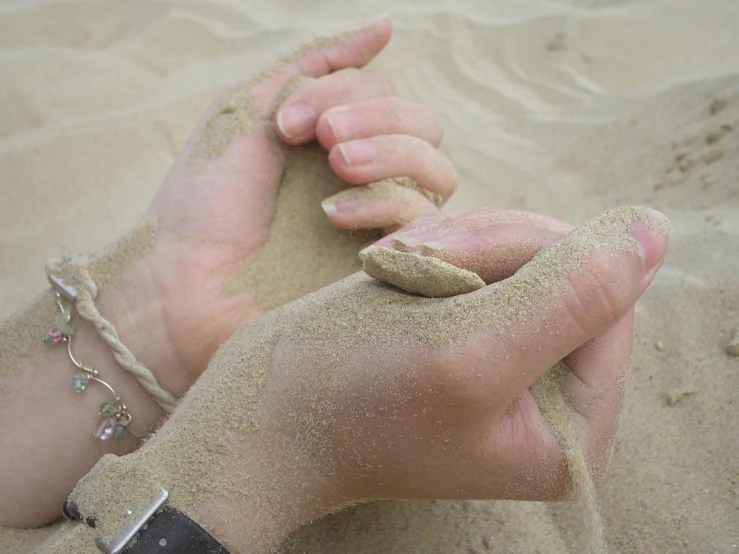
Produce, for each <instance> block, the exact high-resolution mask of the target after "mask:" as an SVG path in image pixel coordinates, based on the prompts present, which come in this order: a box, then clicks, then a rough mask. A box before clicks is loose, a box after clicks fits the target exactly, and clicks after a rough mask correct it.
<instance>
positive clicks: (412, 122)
mask: <svg viewBox="0 0 739 554" xmlns="http://www.w3.org/2000/svg"><path fill="white" fill-rule="evenodd" d="M315 133H316V137H317V138H318V141H319V142H320V143H321V144H322V145H323V147H324V148H325V149H326V150H331V148H333V147H334V146H336V145H337V144H339V143H342V142H349V141H351V140H356V139H363V138H370V137H375V136H379V135H409V136H414V137H417V138H420V139H421V140H425V141H426V142H428V143H429V144H431V145H432V146H434V147H436V148H438V147H439V145H440V144H441V140H442V138H443V136H444V127H443V126H442V124H441V121H440V120H439V118H438V117H437V115H436V114H435V113H434V111H433V110H432V109H431V108H429V107H427V106H424V105H422V104H418V103H416V102H411V101H409V100H405V99H403V98H397V97H387V98H371V99H369V100H364V101H361V102H354V103H352V104H348V103H344V104H342V105H338V104H337V105H336V107H332V108H330V109H328V110H326V111H325V112H324V113H322V114H321V116H320V117H319V118H318V123H317V124H316V128H315Z"/></svg>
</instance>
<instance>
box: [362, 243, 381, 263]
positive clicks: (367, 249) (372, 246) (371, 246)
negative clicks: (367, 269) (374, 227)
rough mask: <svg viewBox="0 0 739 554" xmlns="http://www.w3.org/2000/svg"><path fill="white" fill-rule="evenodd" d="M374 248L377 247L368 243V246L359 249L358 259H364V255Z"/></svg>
mask: <svg viewBox="0 0 739 554" xmlns="http://www.w3.org/2000/svg"><path fill="white" fill-rule="evenodd" d="M375 248H377V247H376V246H375V245H374V244H370V245H369V246H367V247H366V248H362V249H361V250H360V251H359V259H360V260H364V257H365V256H366V255H367V253H368V252H369V251H370V250H374V249H375Z"/></svg>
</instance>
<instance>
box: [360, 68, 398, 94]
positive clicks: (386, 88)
mask: <svg viewBox="0 0 739 554" xmlns="http://www.w3.org/2000/svg"><path fill="white" fill-rule="evenodd" d="M363 73H364V75H365V76H366V78H367V79H368V81H369V82H370V83H372V86H373V87H374V88H375V89H376V90H377V91H378V92H381V93H383V94H386V95H390V94H392V92H393V87H392V86H390V82H389V81H388V80H387V77H385V76H384V75H380V74H379V73H375V72H374V71H367V70H364V72H363Z"/></svg>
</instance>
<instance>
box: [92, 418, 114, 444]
mask: <svg viewBox="0 0 739 554" xmlns="http://www.w3.org/2000/svg"><path fill="white" fill-rule="evenodd" d="M117 424H118V422H117V421H116V420H115V418H114V417H106V418H105V419H103V420H102V421H101V422H100V424H99V425H98V428H97V429H96V430H95V433H94V435H95V438H96V439H98V440H101V441H106V440H108V439H109V438H110V437H112V436H113V433H114V432H115V426H116V425H117Z"/></svg>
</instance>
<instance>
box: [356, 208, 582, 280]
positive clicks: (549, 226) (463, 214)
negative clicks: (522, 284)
mask: <svg viewBox="0 0 739 554" xmlns="http://www.w3.org/2000/svg"><path fill="white" fill-rule="evenodd" d="M498 225H525V226H529V227H534V228H538V229H542V230H544V231H550V232H552V233H555V234H558V235H560V236H562V235H566V234H567V233H569V232H570V231H572V230H573V229H574V227H573V226H572V225H570V224H569V223H565V222H563V221H559V220H557V219H554V218H551V217H547V216H543V215H540V214H535V213H531V212H524V211H519V210H505V209H502V208H478V209H476V210H467V211H447V210H445V211H443V212H438V213H437V214H433V215H431V216H425V217H423V218H420V219H417V220H416V221H414V222H413V223H411V224H410V225H407V226H405V227H403V228H402V229H400V230H399V231H397V232H395V233H392V234H390V235H388V236H386V237H383V238H382V239H380V240H379V241H377V242H375V243H374V244H373V245H371V246H370V247H368V248H367V249H366V250H369V249H372V248H373V247H377V246H384V247H386V248H395V249H404V248H405V249H409V250H403V251H411V250H413V249H414V248H417V247H420V246H421V245H425V246H429V245H428V244H427V243H428V242H431V243H432V244H433V243H434V242H438V241H441V240H442V237H449V239H448V240H450V241H453V242H461V243H462V244H461V245H460V248H464V244H465V243H466V242H467V241H465V240H462V241H455V239H454V238H453V237H456V236H458V235H464V234H465V233H471V232H475V231H477V230H478V229H483V228H488V227H489V228H494V227H496V226H498ZM491 233H493V231H491ZM522 238H523V237H522ZM444 240H447V239H446V238H445V239H444ZM399 245H400V248H398V246H399ZM516 269H518V268H516Z"/></svg>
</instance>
